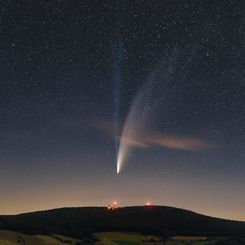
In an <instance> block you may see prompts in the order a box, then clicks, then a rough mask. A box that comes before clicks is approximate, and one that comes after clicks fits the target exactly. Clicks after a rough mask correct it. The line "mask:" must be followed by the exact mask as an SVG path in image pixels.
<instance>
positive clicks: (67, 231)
mask: <svg viewBox="0 0 245 245" xmlns="http://www.w3.org/2000/svg"><path fill="white" fill-rule="evenodd" d="M0 229H8V230H16V231H22V232H26V233H33V234H35V233H37V234H63V235H70V236H74V237H82V236H84V234H87V233H88V232H91V231H93V232H102V231H132V232H142V233H152V234H161V233H162V232H163V231H164V230H165V229H168V230H170V231H171V232H173V233H175V234H202V235H205V234H206V235H244V234H245V222H240V221H230V220H225V219H219V218H213V217H209V216H205V215H201V214H197V213H194V212H191V211H187V210H183V209H178V208H172V207H165V206H152V207H143V206H139V207H124V208H118V209H116V210H107V209H106V208H104V207H82V208H61V209H53V210H47V211H39V212H33V213H25V214H19V215H2V216H0Z"/></svg>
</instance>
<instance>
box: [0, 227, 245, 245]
mask: <svg viewBox="0 0 245 245" xmlns="http://www.w3.org/2000/svg"><path fill="white" fill-rule="evenodd" d="M93 236H94V238H93V239H94V240H93V241H89V240H82V239H74V238H71V237H67V236H62V235H58V234H50V235H30V234H24V233H20V232H14V231H6V230H0V245H67V244H73V245H143V244H144V245H160V244H165V245H242V244H245V240H244V239H242V238H234V237H233V238H232V237H229V238H228V237H205V236H172V237H170V238H169V239H168V241H163V240H162V238H161V237H159V236H155V235H149V234H148V235H146V234H139V233H123V232H101V233H95V234H94V235H93Z"/></svg>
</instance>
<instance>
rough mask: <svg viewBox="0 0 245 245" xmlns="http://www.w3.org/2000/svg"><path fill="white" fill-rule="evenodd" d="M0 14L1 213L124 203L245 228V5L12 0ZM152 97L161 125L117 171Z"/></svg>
mask: <svg viewBox="0 0 245 245" xmlns="http://www.w3.org/2000/svg"><path fill="white" fill-rule="evenodd" d="M0 19H1V25H0V32H1V33H0V34H1V39H0V62H1V66H0V71H1V72H0V85H1V88H0V134H1V137H0V195H1V197H3V201H1V207H0V213H16V212H23V211H31V210H37V209H45V208H54V207H60V206H83V205H106V204H107V203H108V202H110V201H111V200H114V199H117V200H118V201H119V203H120V204H121V205H134V204H144V203H145V202H146V201H147V200H151V201H152V202H153V203H156V204H163V205H171V206H178V207H182V208H186V209H191V210H194V211H198V212H202V213H205V214H209V215H215V216H222V217H228V218H234V219H242V220H245V216H244V211H245V209H244V202H245V195H244V186H245V178H244V177H245V165H244V162H245V153H244V152H245V151H244V147H245V83H244V69H243V68H244V52H243V46H244V45H243V44H244V3H243V1H231V0H230V1H228V0H227V1H220V2H218V3H217V2H216V3H214V2H213V1H202V2H201V1H91V2H90V1H63V0H59V1H58V0H55V1H18V2H16V1H12V0H8V1H7V0H6V1H5V0H3V1H2V4H1V9H0ZM154 74H157V75H154ZM152 76H154V79H153V80H154V82H152ZM149 88H151V89H152V92H151V93H150V94H149V93H148V90H149ZM142 90H145V91H144V93H146V94H147V96H148V95H149V96H150V97H149V98H146V97H145V99H143V102H142V103H144V105H145V106H144V110H146V111H147V117H144V115H145V114H144V113H145V111H137V113H136V115H135V117H136V116H137V118H138V119H139V118H140V119H142V118H143V119H142V124H144V125H145V124H146V125H147V126H149V128H147V130H146V129H145V128H144V130H143V129H142V130H140V134H141V136H140V138H137V139H133V138H130V139H127V142H126V143H127V144H129V145H130V147H132V151H131V152H130V156H128V158H127V162H126V163H125V167H124V169H123V170H122V172H121V173H120V174H119V175H116V158H117V156H116V154H115V139H118V137H120V135H119V136H118V135H116V134H115V127H118V129H119V130H120V129H122V127H123V125H124V123H125V122H126V118H127V115H128V113H129V111H130V109H131V108H132V107H133V105H134V103H135V102H134V101H135V100H136V98H137V96H138V94H140V93H141V92H142ZM148 100H149V101H150V102H149V103H148ZM144 119H145V120H147V122H146V121H144ZM139 124H140V123H139ZM139 128H140V125H139V127H138V129H139ZM142 131H144V132H142ZM145 131H147V132H148V133H147V136H146V135H145ZM149 132H150V133H149ZM149 134H150V136H149ZM142 135H143V136H142ZM146 137H150V143H149V139H148V138H147V142H146ZM193 140H194V141H193ZM132 141H133V142H132ZM135 141H137V142H135ZM153 141H154V143H152V142H153ZM197 142H198V143H197ZM136 143H137V144H141V145H142V144H147V146H146V147H139V145H138V146H136V145H135V144H136ZM133 144H134V145H133ZM198 144H199V145H198ZM200 144H201V146H200ZM197 145H198V146H197ZM203 146H208V147H203ZM197 148H198V149H197Z"/></svg>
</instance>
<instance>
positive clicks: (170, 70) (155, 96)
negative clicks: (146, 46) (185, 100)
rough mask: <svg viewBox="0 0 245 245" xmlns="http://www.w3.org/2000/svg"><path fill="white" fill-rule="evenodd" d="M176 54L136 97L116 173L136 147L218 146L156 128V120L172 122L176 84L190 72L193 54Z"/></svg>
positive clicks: (124, 130) (190, 148) (193, 148)
mask: <svg viewBox="0 0 245 245" xmlns="http://www.w3.org/2000/svg"><path fill="white" fill-rule="evenodd" d="M177 56H178V53H176V52H174V53H173V55H172V56H171V57H169V59H167V60H166V62H163V63H162V64H161V65H159V66H158V67H157V68H156V69H155V71H153V72H152V73H151V74H150V76H149V78H148V79H147V80H146V82H145V83H143V85H142V87H140V89H139V90H138V92H137V94H136V96H135V98H134V99H133V101H132V105H131V108H130V110H129V112H128V114H127V116H126V119H125V122H124V125H123V128H122V133H121V136H120V139H119V149H118V155H117V174H119V173H120V172H121V170H122V169H123V167H124V166H125V163H126V162H127V160H128V157H129V156H130V153H131V151H132V149H133V148H140V149H146V148H150V147H154V146H157V147H163V148H167V149H173V150H181V151H191V152H194V151H202V150H209V149H211V148H215V147H216V146H215V145H214V144H212V143H211V142H209V141H208V140H206V139H205V140H204V139H200V137H198V136H193V135H192V136H191V137H189V136H188V135H176V134H169V133H166V132H159V131H158V130H157V129H156V128H155V127H156V126H155V125H157V123H156V122H158V123H159V122H161V123H166V124H165V125H169V122H168V120H170V119H171V118H170V116H168V108H171V106H172V105H174V102H175V99H176V98H177V97H178V96H181V94H180V95H179V94H178V91H175V83H176V82H179V83H180V82H184V81H185V75H186V74H185V72H186V71H188V69H186V68H187V66H188V65H189V64H190V61H191V57H188V58H186V59H184V58H183V57H184V56H183V57H182V59H177ZM173 91H174V92H173ZM159 112H161V114H160V116H161V115H164V114H163V112H164V113H165V117H164V120H165V121H160V120H159V118H158V116H159ZM179 123H181V122H179ZM173 133H174V132H173Z"/></svg>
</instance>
